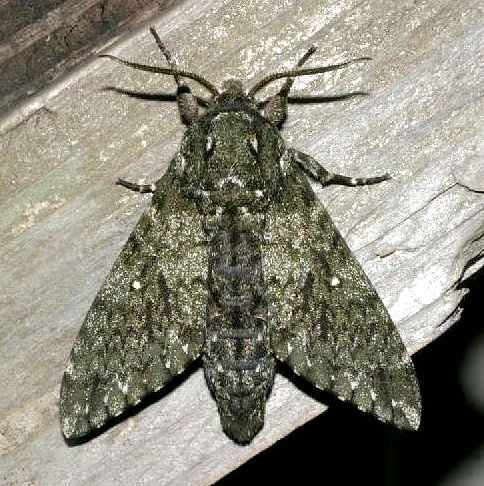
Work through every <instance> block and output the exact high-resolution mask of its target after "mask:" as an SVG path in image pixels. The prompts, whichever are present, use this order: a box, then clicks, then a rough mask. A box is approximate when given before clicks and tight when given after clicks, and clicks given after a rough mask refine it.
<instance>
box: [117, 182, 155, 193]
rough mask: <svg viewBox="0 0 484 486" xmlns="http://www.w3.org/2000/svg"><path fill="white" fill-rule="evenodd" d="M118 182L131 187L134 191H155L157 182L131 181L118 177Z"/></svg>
mask: <svg viewBox="0 0 484 486" xmlns="http://www.w3.org/2000/svg"><path fill="white" fill-rule="evenodd" d="M116 184H118V185H119V186H123V187H126V188H128V189H131V190H132V191H135V192H141V193H146V192H155V190H156V185H155V184H137V183H136V182H129V181H125V180H124V179H118V180H117V181H116Z"/></svg>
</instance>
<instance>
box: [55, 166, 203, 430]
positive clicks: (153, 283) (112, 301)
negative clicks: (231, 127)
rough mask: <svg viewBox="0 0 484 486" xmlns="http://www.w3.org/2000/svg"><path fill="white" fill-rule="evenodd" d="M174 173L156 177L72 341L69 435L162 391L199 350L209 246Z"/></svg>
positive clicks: (67, 381) (65, 414)
mask: <svg viewBox="0 0 484 486" xmlns="http://www.w3.org/2000/svg"><path fill="white" fill-rule="evenodd" d="M172 172H173V171H169V172H167V174H166V175H165V176H164V177H163V178H162V179H161V180H160V181H159V182H158V184H157V190H156V192H155V193H154V195H153V200H152V205H151V207H150V208H149V209H148V211H147V212H146V213H145V214H144V215H143V216H142V217H141V219H140V221H139V222H138V224H137V226H136V227H135V229H134V231H133V233H132V234H131V236H130V237H129V239H128V241H127V243H126V245H125V246H124V248H123V250H122V252H121V254H120V255H119V257H118V259H117V261H116V263H115V264H114V266H113V268H112V269H111V272H110V273H109V275H108V277H107V278H106V280H105V282H104V284H103V286H102V288H101V290H100V291H99V293H98V294H97V296H96V298H95V300H94V302H93V304H92V306H91V308H90V310H89V312H88V314H87V316H86V318H85V321H84V323H83V325H82V327H81V330H80V332H79V335H78V337H77V339H76V341H75V343H74V346H73V349H72V351H71V355H70V360H69V365H68V367H67V371H66V373H65V374H64V377H63V380H62V389H61V421H62V429H63V432H64V435H65V436H66V437H67V438H74V437H81V436H83V435H85V434H87V433H88V432H89V431H90V430H92V429H95V428H98V427H101V426H102V425H103V424H104V423H105V422H107V421H108V419H110V418H111V417H114V416H117V415H119V414H121V413H122V412H123V411H124V410H125V409H126V408H127V407H129V406H130V405H134V404H136V403H138V402H139V401H140V400H141V399H142V398H143V397H144V396H145V395H146V394H148V393H150V392H154V391H156V390H159V389H160V388H161V387H163V386H164V385H165V384H166V383H168V381H169V380H170V379H171V378H172V377H173V376H175V375H177V374H178V373H181V372H182V371H183V370H184V369H185V368H186V366H187V365H188V364H189V363H190V362H191V361H192V360H194V359H195V358H197V357H198V356H199V354H200V352H201V348H202V344H203V339H204V334H203V328H204V324H205V313H206V302H207V290H206V277H207V267H208V264H207V248H206V242H205V236H204V232H203V229H202V227H201V223H200V217H199V214H198V211H197V208H196V206H195V204H194V203H193V202H191V201H189V200H188V199H186V198H184V197H183V196H182V195H181V194H180V188H179V184H178V181H177V178H176V177H174V176H173V174H172Z"/></svg>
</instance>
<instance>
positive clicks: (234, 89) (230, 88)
mask: <svg viewBox="0 0 484 486" xmlns="http://www.w3.org/2000/svg"><path fill="white" fill-rule="evenodd" d="M222 91H224V92H229V93H244V87H243V85H242V81H240V80H239V79H235V78H230V79H226V80H225V81H224V82H223V83H222Z"/></svg>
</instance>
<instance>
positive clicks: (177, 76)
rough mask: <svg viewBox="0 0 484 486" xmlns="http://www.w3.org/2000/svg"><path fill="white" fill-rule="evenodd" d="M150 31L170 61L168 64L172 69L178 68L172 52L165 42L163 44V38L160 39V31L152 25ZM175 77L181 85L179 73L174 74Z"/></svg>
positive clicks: (167, 60)
mask: <svg viewBox="0 0 484 486" xmlns="http://www.w3.org/2000/svg"><path fill="white" fill-rule="evenodd" d="M150 32H151V35H152V36H153V37H154V38H155V41H156V44H157V45H158V47H159V48H160V51H161V52H162V54H163V56H165V59H166V62H167V63H168V66H170V69H177V66H176V64H175V61H174V60H173V57H172V55H171V52H170V51H169V50H168V48H167V47H166V46H165V44H163V42H162V40H161V39H160V36H159V35H158V32H156V30H155V28H154V27H150ZM173 77H174V78H175V82H176V84H177V85H178V86H180V85H181V78H180V76H179V75H178V74H174V75H173Z"/></svg>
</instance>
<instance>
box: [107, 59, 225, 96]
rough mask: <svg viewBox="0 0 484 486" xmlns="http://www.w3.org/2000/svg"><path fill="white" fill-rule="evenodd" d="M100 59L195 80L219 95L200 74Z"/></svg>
mask: <svg viewBox="0 0 484 486" xmlns="http://www.w3.org/2000/svg"><path fill="white" fill-rule="evenodd" d="M99 57H107V58H108V59H112V60H113V61H116V62H119V63H120V64H124V65H125V66H128V67H131V68H133V69H139V70H140V71H147V72H150V73H157V74H168V75H170V76H182V77H184V78H189V79H193V80H194V81H196V82H197V83H199V84H201V85H202V86H203V87H204V88H206V89H207V90H208V91H210V92H211V93H212V94H213V95H214V96H217V95H218V94H219V92H218V90H217V88H216V87H215V86H214V85H213V84H212V83H210V82H209V81H207V80H206V79H205V78H204V77H203V76H200V75H199V74H195V73H191V72H189V71H185V70H183V69H173V68H162V67H158V66H147V65H146V64H138V63H137V62H130V61H125V60H124V59H120V58H119V57H116V56H112V55H111V54H100V55H99Z"/></svg>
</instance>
